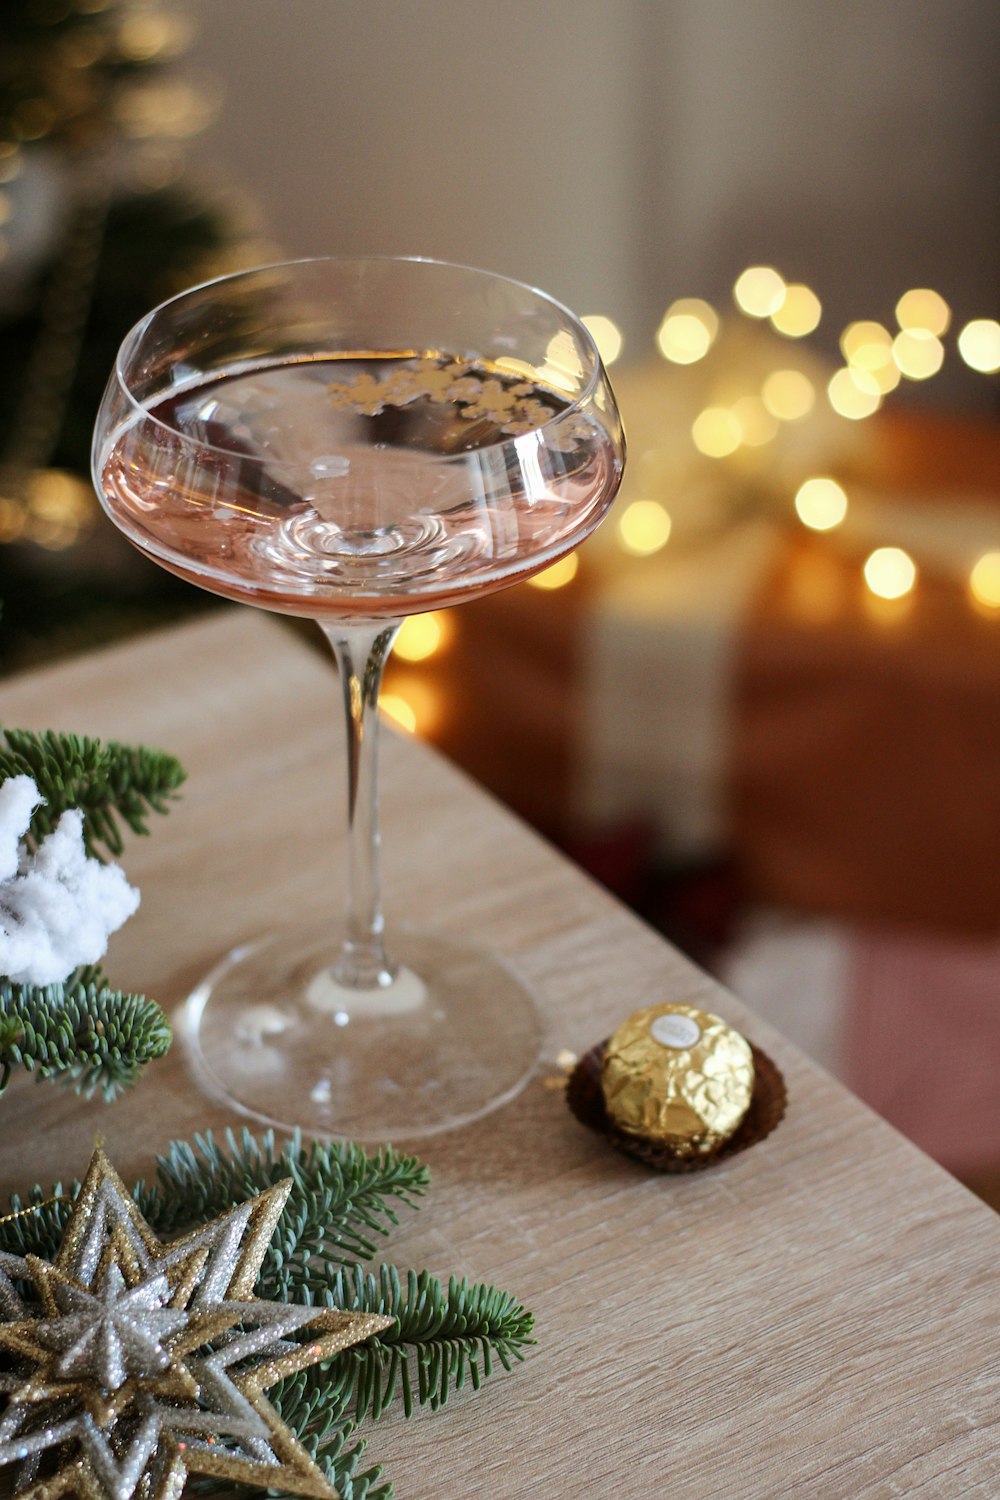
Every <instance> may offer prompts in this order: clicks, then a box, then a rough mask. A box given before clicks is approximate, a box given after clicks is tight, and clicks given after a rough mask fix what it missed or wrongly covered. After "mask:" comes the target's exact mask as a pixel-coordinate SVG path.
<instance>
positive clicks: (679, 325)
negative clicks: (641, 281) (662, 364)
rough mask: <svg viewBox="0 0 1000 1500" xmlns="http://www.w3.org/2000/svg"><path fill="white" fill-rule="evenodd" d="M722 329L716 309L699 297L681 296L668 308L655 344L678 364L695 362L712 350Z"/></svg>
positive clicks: (665, 357) (662, 352)
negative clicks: (720, 328)
mask: <svg viewBox="0 0 1000 1500" xmlns="http://www.w3.org/2000/svg"><path fill="white" fill-rule="evenodd" d="M718 331H719V316H718V314H717V312H716V311H715V308H714V307H712V306H711V304H710V303H708V302H703V301H702V300H701V298H700V297H681V298H679V299H678V300H677V301H676V302H672V303H671V304H670V306H669V307H668V308H667V311H666V313H665V314H664V317H663V322H662V323H661V324H660V326H659V328H658V329H657V332H656V346H657V348H658V349H659V351H660V353H661V354H662V355H663V357H664V359H669V360H672V361H673V363H674V364H675V365H693V364H695V363H696V362H697V361H698V360H699V359H703V358H704V356H705V355H706V354H707V353H708V351H709V349H711V347H712V345H713V343H714V342H715V337H716V334H717V333H718Z"/></svg>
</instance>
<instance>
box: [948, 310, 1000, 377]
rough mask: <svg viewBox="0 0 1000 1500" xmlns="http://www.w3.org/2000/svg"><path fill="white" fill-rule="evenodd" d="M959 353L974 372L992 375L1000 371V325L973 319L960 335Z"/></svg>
mask: <svg viewBox="0 0 1000 1500" xmlns="http://www.w3.org/2000/svg"><path fill="white" fill-rule="evenodd" d="M958 352H959V354H960V355H961V356H962V358H963V359H964V360H965V363H966V364H967V365H968V366H969V368H970V369H972V370H979V371H981V372H982V374H984V375H992V374H993V373H994V372H995V371H997V370H1000V323H998V322H996V320H995V319H994V318H973V320H972V322H971V323H966V325H965V327H964V328H963V329H962V331H961V333H960V334H959V335H958Z"/></svg>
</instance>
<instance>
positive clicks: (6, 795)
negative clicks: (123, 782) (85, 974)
mask: <svg viewBox="0 0 1000 1500" xmlns="http://www.w3.org/2000/svg"><path fill="white" fill-rule="evenodd" d="M42 801H43V798H42V797H41V795H40V793H39V791H38V788H37V786H36V785H35V783H34V781H33V780H32V778H31V777H30V776H12V777H10V778H9V779H8V780H7V781H5V782H3V783H2V785H0V974H2V975H5V976H6V977H7V978H8V979H11V980H13V981H14V982H15V983H16V984H36V985H44V984H58V983H60V982H61V981H62V980H64V979H66V978H68V977H69V975H70V974H71V973H72V972H73V970H74V969H76V968H78V967H79V965H81V964H94V963H97V961H98V960H99V959H101V958H103V956H104V954H105V952H106V950H107V946H108V938H109V937H110V935H111V933H112V932H115V931H116V930H117V929H118V928H119V927H120V926H121V925H122V923H123V922H125V921H127V919H128V918H129V917H130V916H131V915H132V913H133V912H134V911H135V909H136V907H137V906H138V905H139V892H138V891H137V890H135V889H134V887H133V886H130V885H129V883H128V881H127V880H126V879H125V872H124V871H123V870H122V869H121V868H120V867H119V866H118V865H103V864H101V862H100V860H97V859H90V858H88V856H87V851H86V849H85V848H84V843H83V814H82V813H81V812H80V811H79V810H78V809H76V808H72V809H70V811H68V812H64V813H63V815H62V817H61V818H60V819H59V822H58V823H57V824H56V826H55V828H54V829H53V830H52V832H51V833H50V834H49V835H48V836H47V837H46V838H45V839H43V840H42V842H41V843H40V844H39V846H38V848H37V850H36V851H35V852H34V854H32V853H30V852H29V851H28V850H27V848H26V847H25V846H24V844H23V843H22V839H23V837H24V835H25V833H26V832H27V830H28V824H29V822H30V820H31V815H32V813H33V812H34V810H35V808H36V807H37V806H38V805H39V803H40V802H42Z"/></svg>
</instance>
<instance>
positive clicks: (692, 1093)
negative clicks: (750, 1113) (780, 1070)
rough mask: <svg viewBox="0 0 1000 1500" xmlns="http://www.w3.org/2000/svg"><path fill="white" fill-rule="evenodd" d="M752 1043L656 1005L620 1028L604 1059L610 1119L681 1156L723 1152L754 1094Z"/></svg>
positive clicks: (694, 1014)
mask: <svg viewBox="0 0 1000 1500" xmlns="http://www.w3.org/2000/svg"><path fill="white" fill-rule="evenodd" d="M753 1082H754V1068H753V1054H752V1053H751V1051H750V1046H749V1043H748V1042H747V1041H746V1040H745V1039H744V1038H743V1037H742V1036H740V1034H739V1032H738V1031H734V1030H733V1029H732V1027H731V1026H727V1024H726V1022H725V1021H723V1020H721V1019H720V1017H719V1016H714V1015H711V1014H709V1013H708V1012H707V1011H702V1010H698V1009H697V1008H696V1007H695V1006H693V1005H656V1006H650V1007H649V1008H647V1009H646V1010H640V1011H636V1012H635V1014H634V1015H632V1016H629V1018H628V1020H627V1021H625V1022H624V1023H623V1025H621V1026H619V1028H618V1030H617V1031H616V1032H615V1034H614V1036H613V1037H612V1038H611V1040H610V1042H609V1043H608V1045H607V1047H606V1048H605V1051H604V1070H603V1088H604V1098H605V1103H606V1106H607V1110H608V1115H609V1116H610V1118H611V1120H612V1121H613V1122H614V1124H615V1125H616V1126H617V1127H618V1128H619V1129H620V1130H624V1131H627V1132H628V1133H629V1134H632V1135H637V1136H642V1137H644V1138H645V1139H647V1140H653V1141H659V1142H662V1144H663V1145H664V1146H665V1147H667V1148H668V1149H669V1150H671V1151H675V1152H676V1153H677V1155H679V1156H694V1155H702V1154H704V1155H707V1154H709V1153H711V1152H712V1151H716V1150H718V1148H719V1146H721V1145H722V1144H723V1142H725V1141H726V1140H728V1139H729V1137H730V1136H731V1135H732V1134H733V1132H734V1131H735V1130H736V1129H737V1127H738V1125H739V1123H740V1121H741V1120H742V1119H743V1116H744V1115H745V1114H746V1112H747V1110H748V1109H749V1107H750V1099H751V1096H752V1094H753Z"/></svg>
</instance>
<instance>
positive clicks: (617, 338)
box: [580, 313, 625, 365]
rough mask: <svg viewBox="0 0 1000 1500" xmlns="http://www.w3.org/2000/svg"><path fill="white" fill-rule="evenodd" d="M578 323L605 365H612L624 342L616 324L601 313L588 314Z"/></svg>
mask: <svg viewBox="0 0 1000 1500" xmlns="http://www.w3.org/2000/svg"><path fill="white" fill-rule="evenodd" d="M580 322H581V323H582V324H583V326H584V328H586V330H587V332H588V333H589V334H590V337H591V338H592V339H593V340H594V343H595V344H596V345H597V352H598V354H599V355H600V356H601V359H602V360H603V361H604V363H605V364H606V365H613V364H614V362H615V360H616V359H617V358H618V356H619V354H621V352H622V348H623V347H624V344H625V340H624V338H623V337H622V331H621V329H620V328H619V327H618V324H617V323H614V322H612V320H611V319H610V318H606V317H605V316H604V314H603V313H588V314H587V316H586V317H585V318H581V319H580Z"/></svg>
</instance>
